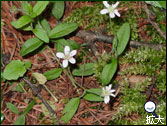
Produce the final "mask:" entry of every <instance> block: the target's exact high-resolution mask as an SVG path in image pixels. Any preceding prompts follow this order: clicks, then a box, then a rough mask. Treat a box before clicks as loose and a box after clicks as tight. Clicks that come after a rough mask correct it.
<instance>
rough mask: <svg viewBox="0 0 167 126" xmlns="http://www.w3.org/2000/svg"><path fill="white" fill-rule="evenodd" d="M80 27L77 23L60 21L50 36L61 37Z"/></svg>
mask: <svg viewBox="0 0 167 126" xmlns="http://www.w3.org/2000/svg"><path fill="white" fill-rule="evenodd" d="M77 28H78V24H76V23H60V24H59V25H57V26H56V27H55V28H54V29H53V30H52V31H51V32H50V33H49V38H60V37H63V36H65V35H68V34H69V33H71V32H73V31H75V30H76V29H77Z"/></svg>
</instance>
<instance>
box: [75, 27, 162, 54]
mask: <svg viewBox="0 0 167 126" xmlns="http://www.w3.org/2000/svg"><path fill="white" fill-rule="evenodd" d="M76 36H77V37H79V38H82V39H83V40H84V41H85V42H86V44H87V46H88V47H89V48H90V49H92V52H93V53H94V54H96V48H95V47H94V43H95V42H96V41H101V42H105V43H109V44H112V43H113V39H114V37H113V36H108V35H103V34H101V33H93V32H89V31H84V30H80V31H79V32H78V33H77V34H76ZM129 45H130V46H131V47H134V48H138V47H146V46H148V47H150V48H152V49H156V50H161V49H162V47H165V45H162V44H152V43H148V42H147V43H146V42H137V41H130V42H129Z"/></svg>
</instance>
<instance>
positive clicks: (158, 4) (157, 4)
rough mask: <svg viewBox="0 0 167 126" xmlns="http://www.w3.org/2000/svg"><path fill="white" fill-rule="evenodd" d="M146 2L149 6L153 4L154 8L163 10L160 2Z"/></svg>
mask: <svg viewBox="0 0 167 126" xmlns="http://www.w3.org/2000/svg"><path fill="white" fill-rule="evenodd" d="M145 2H146V3H147V4H151V5H152V6H154V7H159V8H162V6H161V2H160V1H145ZM165 8H166V6H165Z"/></svg>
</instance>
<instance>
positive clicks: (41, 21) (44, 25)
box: [40, 18, 51, 34]
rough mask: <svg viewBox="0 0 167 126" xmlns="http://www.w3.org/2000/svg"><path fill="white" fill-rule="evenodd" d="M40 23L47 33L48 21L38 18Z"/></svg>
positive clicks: (48, 28) (48, 29)
mask: <svg viewBox="0 0 167 126" xmlns="http://www.w3.org/2000/svg"><path fill="white" fill-rule="evenodd" d="M40 23H41V25H42V28H43V29H44V30H45V31H46V32H47V33H48V34H49V33H50V31H51V29H50V25H49V23H48V21H47V20H46V19H45V18H42V19H40Z"/></svg>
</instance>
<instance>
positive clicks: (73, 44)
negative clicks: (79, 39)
mask: <svg viewBox="0 0 167 126" xmlns="http://www.w3.org/2000/svg"><path fill="white" fill-rule="evenodd" d="M54 42H56V50H57V51H58V52H64V47H65V46H69V47H70V50H75V49H78V48H79V45H78V43H76V42H74V41H73V40H65V39H63V38H61V39H58V40H54Z"/></svg>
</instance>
